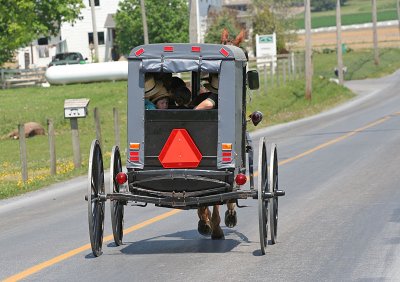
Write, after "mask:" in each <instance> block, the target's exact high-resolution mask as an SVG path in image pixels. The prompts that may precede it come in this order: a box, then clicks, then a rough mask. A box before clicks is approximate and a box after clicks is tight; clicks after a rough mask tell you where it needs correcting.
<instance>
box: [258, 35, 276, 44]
mask: <svg viewBox="0 0 400 282" xmlns="http://www.w3.org/2000/svg"><path fill="white" fill-rule="evenodd" d="M258 42H259V43H273V42H274V37H273V36H272V35H263V36H260V37H259V38H258Z"/></svg>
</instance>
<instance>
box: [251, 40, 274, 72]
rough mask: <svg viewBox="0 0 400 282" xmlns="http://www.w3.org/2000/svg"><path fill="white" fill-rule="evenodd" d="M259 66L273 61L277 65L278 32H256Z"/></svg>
mask: <svg viewBox="0 0 400 282" xmlns="http://www.w3.org/2000/svg"><path fill="white" fill-rule="evenodd" d="M256 53H257V54H256V55H257V66H258V67H259V68H262V67H263V66H264V65H265V64H266V65H268V66H269V65H270V64H271V63H273V65H274V69H275V66H276V33H273V34H265V35H258V34H256Z"/></svg>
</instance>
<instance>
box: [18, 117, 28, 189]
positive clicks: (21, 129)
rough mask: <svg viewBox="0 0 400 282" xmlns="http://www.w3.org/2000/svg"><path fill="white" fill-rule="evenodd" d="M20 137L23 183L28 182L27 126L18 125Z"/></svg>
mask: <svg viewBox="0 0 400 282" xmlns="http://www.w3.org/2000/svg"><path fill="white" fill-rule="evenodd" d="M18 136H19V156H20V160H21V176H22V181H24V182H26V181H28V162H27V157H26V140H25V126H24V124H18Z"/></svg>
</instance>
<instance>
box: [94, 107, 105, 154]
mask: <svg viewBox="0 0 400 282" xmlns="http://www.w3.org/2000/svg"><path fill="white" fill-rule="evenodd" d="M94 123H95V125H96V139H97V140H99V143H100V148H101V149H103V142H102V139H101V126H100V112H99V109H98V108H97V107H95V108H94Z"/></svg>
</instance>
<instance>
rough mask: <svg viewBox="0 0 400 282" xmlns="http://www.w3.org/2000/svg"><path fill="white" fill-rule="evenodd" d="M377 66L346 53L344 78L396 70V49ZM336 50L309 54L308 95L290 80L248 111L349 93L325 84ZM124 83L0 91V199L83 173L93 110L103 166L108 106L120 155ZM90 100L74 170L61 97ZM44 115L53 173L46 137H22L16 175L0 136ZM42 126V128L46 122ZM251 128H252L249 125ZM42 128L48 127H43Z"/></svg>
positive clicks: (109, 137) (301, 106) (275, 112)
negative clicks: (52, 144)
mask: <svg viewBox="0 0 400 282" xmlns="http://www.w3.org/2000/svg"><path fill="white" fill-rule="evenodd" d="M381 52H382V55H381V66H379V67H376V66H375V65H374V64H373V63H372V61H373V54H372V51H364V52H351V53H348V54H345V57H344V61H345V65H347V66H348V72H347V74H346V79H359V78H365V77H379V76H382V75H385V74H388V73H391V72H393V71H394V70H395V69H397V68H400V51H399V50H397V49H396V50H381ZM335 58H336V54H335V53H330V54H318V53H316V54H315V55H314V68H315V69H314V81H313V99H312V101H306V100H305V99H304V79H300V80H296V81H292V82H290V83H288V84H287V85H286V86H285V87H280V88H273V89H268V95H263V94H262V93H264V91H263V85H262V84H261V89H260V91H253V92H251V94H250V95H251V99H248V101H249V104H248V112H249V113H250V112H251V111H253V110H260V111H262V112H263V113H264V115H265V119H264V121H263V122H262V123H261V124H260V125H259V126H258V127H257V128H260V127H261V126H267V125H271V124H277V123H282V122H287V121H291V120H295V119H298V118H301V117H305V116H309V115H312V114H315V113H318V112H321V111H323V110H325V109H328V108H331V107H333V106H335V105H337V104H338V103H341V102H343V101H345V100H347V99H349V98H351V97H353V94H352V93H351V92H350V91H349V90H348V89H346V88H343V87H340V86H338V85H336V84H335V83H331V82H329V79H328V78H329V77H332V76H333V68H334V66H335V65H336V63H335ZM262 82H263V80H262V79H261V83H262ZM126 90H127V84H126V82H115V83H112V82H107V83H90V84H77V85H66V86H52V87H50V88H22V89H12V90H3V91H0V101H1V103H0V136H2V138H1V139H0V199H1V198H7V197H10V196H15V195H18V194H21V193H24V192H27V191H32V190H36V189H39V188H40V187H43V186H46V185H48V184H50V183H54V182H57V181H61V180H65V179H69V178H71V177H73V176H77V175H82V174H85V173H86V171H87V158H88V154H89V147H90V143H91V141H92V140H93V139H94V138H95V136H96V132H95V125H94V119H93V109H94V108H95V107H97V108H98V109H99V111H100V118H101V129H102V135H103V155H104V162H105V168H108V167H109V159H110V151H111V148H112V146H113V145H114V143H115V142H114V131H113V130H114V129H113V108H114V107H116V108H117V109H118V110H119V113H120V116H119V121H120V126H121V136H120V138H121V153H122V159H125V158H126V156H125V147H126V146H125V142H126V112H127V109H126ZM71 98H89V99H90V104H89V111H90V113H89V116H88V117H87V118H85V119H79V134H80V143H81V153H82V168H81V169H77V170H75V169H74V167H73V162H72V161H73V158H72V141H71V132H70V124H69V120H65V119H64V117H63V105H64V100H65V99H71ZM48 118H51V119H52V120H53V121H54V126H55V131H56V154H57V176H55V177H52V176H50V175H49V150H48V136H36V137H34V138H29V139H27V152H28V170H29V173H28V174H29V181H28V182H27V183H23V182H22V181H21V176H20V161H19V142H18V141H17V140H11V139H8V138H5V135H6V134H7V133H8V132H10V131H11V130H13V129H15V128H17V125H18V123H24V122H28V121H36V122H39V123H41V124H42V125H43V126H45V125H46V121H47V119H48ZM45 127H46V126H45ZM250 130H254V128H250ZM46 131H47V130H46Z"/></svg>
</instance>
